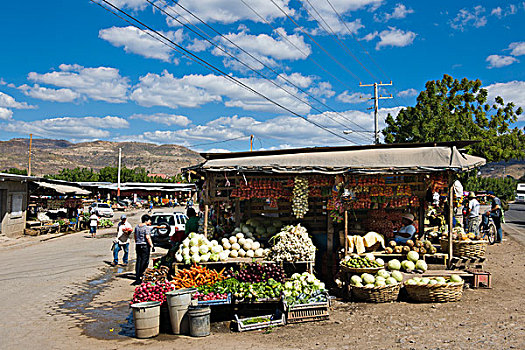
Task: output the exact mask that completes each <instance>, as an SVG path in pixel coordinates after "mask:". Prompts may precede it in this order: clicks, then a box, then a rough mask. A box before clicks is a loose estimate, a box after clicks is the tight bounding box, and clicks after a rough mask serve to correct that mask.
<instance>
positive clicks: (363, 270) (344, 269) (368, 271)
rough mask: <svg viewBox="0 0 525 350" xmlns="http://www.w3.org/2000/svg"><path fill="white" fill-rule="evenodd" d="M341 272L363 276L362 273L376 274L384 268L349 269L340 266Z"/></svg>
mask: <svg viewBox="0 0 525 350" xmlns="http://www.w3.org/2000/svg"><path fill="white" fill-rule="evenodd" d="M340 266H341V271H344V272H348V273H351V274H354V275H357V274H361V273H370V274H372V275H373V274H375V273H376V272H377V271H379V270H381V269H384V267H363V268H361V267H348V266H346V265H340Z"/></svg>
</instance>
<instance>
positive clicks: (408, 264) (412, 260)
mask: <svg viewBox="0 0 525 350" xmlns="http://www.w3.org/2000/svg"><path fill="white" fill-rule="evenodd" d="M427 268H428V266H427V263H426V262H425V261H424V260H420V259H419V254H418V253H417V252H414V251H411V252H409V253H408V254H407V260H403V261H401V262H400V261H399V260H397V259H393V260H390V261H389V262H388V269H389V270H390V271H394V270H403V271H407V272H410V271H413V270H418V271H422V272H425V271H426V270H427Z"/></svg>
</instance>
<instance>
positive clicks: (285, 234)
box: [268, 224, 315, 262]
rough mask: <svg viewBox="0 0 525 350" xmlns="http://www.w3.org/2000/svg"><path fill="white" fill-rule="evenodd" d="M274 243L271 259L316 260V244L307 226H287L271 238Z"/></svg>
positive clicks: (270, 254)
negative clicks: (309, 234)
mask: <svg viewBox="0 0 525 350" xmlns="http://www.w3.org/2000/svg"><path fill="white" fill-rule="evenodd" d="M269 242H270V243H271V244H272V247H271V248H270V252H269V253H268V258H269V260H271V261H278V262H280V261H288V262H298V261H314V260H315V246H314V244H313V242H312V239H311V238H310V236H308V232H307V231H306V228H304V227H303V226H301V224H298V225H297V226H291V225H290V226H285V227H283V229H282V230H281V232H279V233H278V234H276V235H275V236H273V237H272V238H270V241H269Z"/></svg>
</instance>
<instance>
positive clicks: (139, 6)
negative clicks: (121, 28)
mask: <svg viewBox="0 0 525 350" xmlns="http://www.w3.org/2000/svg"><path fill="white" fill-rule="evenodd" d="M111 3H112V4H113V5H114V6H116V7H119V8H129V9H132V10H144V8H146V6H147V5H148V2H147V1H146V0H111Z"/></svg>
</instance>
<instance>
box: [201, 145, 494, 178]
mask: <svg viewBox="0 0 525 350" xmlns="http://www.w3.org/2000/svg"><path fill="white" fill-rule="evenodd" d="M381 146H382V147H373V146H371V147H369V148H366V147H347V148H341V147H334V148H333V150H330V148H322V149H319V150H316V149H315V148H312V149H303V150H304V151H302V150H289V151H288V152H287V150H282V151H280V152H276V153H269V152H266V153H264V152H261V153H259V152H253V153H252V154H250V153H247V152H245V153H243V154H242V155H241V154H237V155H236V154H232V155H231V156H230V157H228V154H223V155H217V156H216V157H215V156H213V155H211V156H208V157H207V158H208V160H207V161H205V162H204V163H202V164H201V165H199V166H196V167H193V169H196V170H200V171H205V172H224V171H241V172H267V173H324V174H341V173H346V172H358V173H397V172H408V173H423V172H435V171H445V170H451V171H466V170H469V169H472V168H475V167H478V166H481V165H483V164H485V159H484V158H480V157H476V156H471V155H468V154H464V153H462V152H460V151H459V150H458V148H457V147H456V145H454V144H452V143H449V144H436V145H427V144H424V145H422V146H420V145H414V144H413V145H410V147H401V146H400V145H396V146H393V147H388V145H381ZM258 153H259V154H258Z"/></svg>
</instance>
